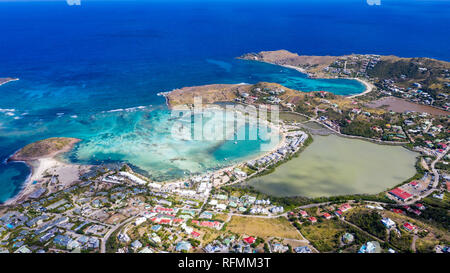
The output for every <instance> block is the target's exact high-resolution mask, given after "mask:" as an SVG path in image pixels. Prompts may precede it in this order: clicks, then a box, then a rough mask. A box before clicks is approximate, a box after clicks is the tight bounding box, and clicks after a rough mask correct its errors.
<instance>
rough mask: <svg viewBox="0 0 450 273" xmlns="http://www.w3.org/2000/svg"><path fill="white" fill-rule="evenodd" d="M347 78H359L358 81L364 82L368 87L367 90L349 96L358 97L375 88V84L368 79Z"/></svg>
mask: <svg viewBox="0 0 450 273" xmlns="http://www.w3.org/2000/svg"><path fill="white" fill-rule="evenodd" d="M346 79H352V80H357V81H359V82H360V83H362V84H364V86H365V87H366V90H365V91H364V92H362V93H359V94H355V95H351V96H348V97H347V98H356V97H360V96H363V95H366V94H368V93H370V92H372V91H373V90H374V89H375V86H374V85H373V84H372V83H370V82H368V81H366V80H363V79H360V78H346Z"/></svg>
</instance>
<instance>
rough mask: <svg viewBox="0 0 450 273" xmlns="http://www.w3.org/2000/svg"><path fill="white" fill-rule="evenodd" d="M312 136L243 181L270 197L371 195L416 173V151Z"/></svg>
mask: <svg viewBox="0 0 450 273" xmlns="http://www.w3.org/2000/svg"><path fill="white" fill-rule="evenodd" d="M313 138H314V142H313V143H312V144H311V145H310V146H309V147H307V148H306V149H305V150H304V151H303V152H302V153H301V154H300V155H299V157H296V158H294V159H292V160H291V161H289V162H287V163H285V164H283V165H281V166H279V167H277V169H276V170H275V171H274V172H273V173H271V174H269V175H266V176H262V177H258V178H255V179H252V180H250V181H248V182H247V184H248V185H251V186H253V187H254V188H255V189H257V190H259V191H261V192H264V193H267V194H271V195H274V196H305V197H312V198H313V197H320V196H335V195H345V194H356V193H366V194H375V193H378V192H381V191H384V190H386V189H387V188H390V187H393V186H395V185H397V184H399V183H401V182H402V181H404V180H406V179H408V178H410V177H412V176H413V175H414V174H415V173H416V169H415V162H416V157H417V155H418V154H417V153H415V152H412V151H409V150H407V149H405V148H403V147H400V146H388V145H379V144H374V143H371V142H367V141H363V140H357V139H348V138H343V137H338V136H336V135H330V136H317V135H315V136H313Z"/></svg>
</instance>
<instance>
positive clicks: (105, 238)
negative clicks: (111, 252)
mask: <svg viewBox="0 0 450 273" xmlns="http://www.w3.org/2000/svg"><path fill="white" fill-rule="evenodd" d="M137 217H139V216H134V217H131V218H129V219H127V220H126V221H125V222H123V223H120V224H117V225H115V226H114V227H113V228H112V229H110V230H109V231H108V232H107V233H106V234H105V236H103V239H102V242H101V245H100V253H105V252H106V242H107V241H108V239H109V237H110V236H111V234H113V233H114V231H116V230H117V229H119V228H120V227H122V226H124V225H126V224H128V223H130V222H131V221H133V220H134V219H136V218H137Z"/></svg>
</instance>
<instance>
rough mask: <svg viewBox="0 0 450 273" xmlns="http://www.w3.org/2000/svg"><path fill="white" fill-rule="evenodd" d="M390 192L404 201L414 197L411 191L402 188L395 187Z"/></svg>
mask: <svg viewBox="0 0 450 273" xmlns="http://www.w3.org/2000/svg"><path fill="white" fill-rule="evenodd" d="M389 193H390V194H391V195H393V196H394V197H396V198H398V199H400V200H402V201H405V200H407V199H409V198H411V197H412V194H410V193H409V192H406V191H404V190H402V189H400V188H395V189H393V190H391V191H389Z"/></svg>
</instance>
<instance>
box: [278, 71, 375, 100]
mask: <svg viewBox="0 0 450 273" xmlns="http://www.w3.org/2000/svg"><path fill="white" fill-rule="evenodd" d="M281 66H283V67H286V68H290V69H295V70H297V71H298V72H300V73H303V74H306V75H308V77H310V74H309V73H308V71H306V70H305V69H303V68H300V67H297V66H293V65H281ZM323 79H327V78H323ZM343 79H348V80H356V81H359V82H360V83H362V84H364V86H365V88H366V89H365V90H364V92H362V93H359V94H355V95H351V96H348V98H356V97H359V96H363V95H365V94H367V93H370V92H372V90H373V89H374V88H375V86H374V85H373V84H372V83H370V82H368V81H366V80H363V79H360V78H343Z"/></svg>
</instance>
